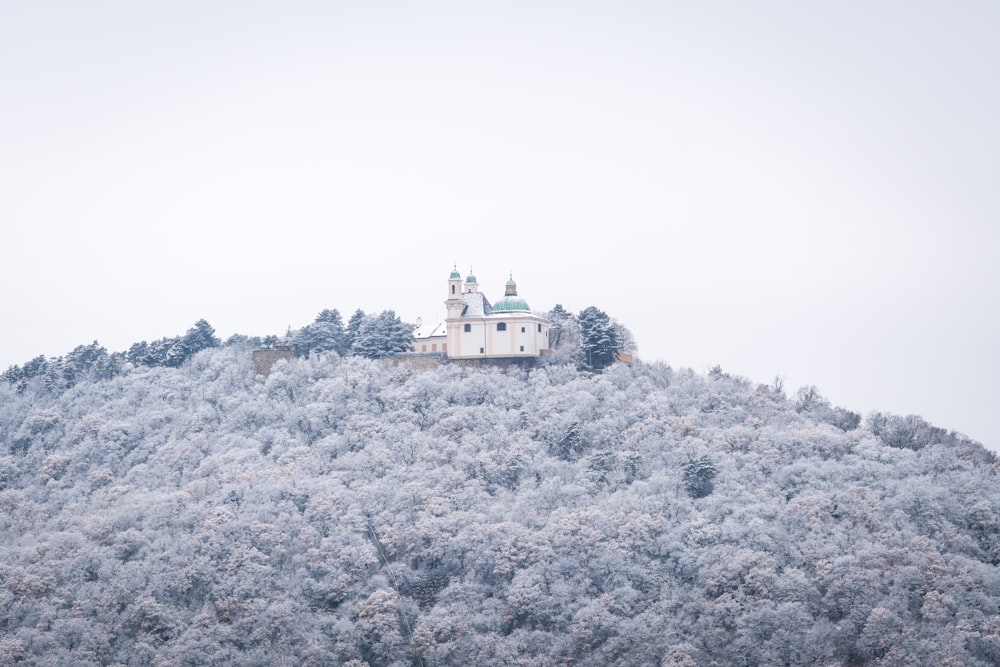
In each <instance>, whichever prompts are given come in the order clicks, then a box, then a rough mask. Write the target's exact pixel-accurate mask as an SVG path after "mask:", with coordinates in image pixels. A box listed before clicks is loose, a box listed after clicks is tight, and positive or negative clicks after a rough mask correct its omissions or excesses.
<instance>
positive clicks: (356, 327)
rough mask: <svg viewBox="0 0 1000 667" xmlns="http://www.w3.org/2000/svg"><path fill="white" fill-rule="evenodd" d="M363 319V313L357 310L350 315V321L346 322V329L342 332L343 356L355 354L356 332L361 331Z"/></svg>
mask: <svg viewBox="0 0 1000 667" xmlns="http://www.w3.org/2000/svg"><path fill="white" fill-rule="evenodd" d="M365 317H366V315H365V311H363V310H361V309H360V308H358V309H357V310H355V311H354V314H353V315H351V319H349V320H347V329H346V330H345V331H344V353H345V354H356V353H355V352H354V341H355V340H357V337H358V331H360V330H361V325H362V324H363V323H364V321H365Z"/></svg>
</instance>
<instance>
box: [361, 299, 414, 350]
mask: <svg viewBox="0 0 1000 667" xmlns="http://www.w3.org/2000/svg"><path fill="white" fill-rule="evenodd" d="M412 342H413V326H412V325H409V324H406V323H405V322H403V321H402V320H400V319H399V316H398V315H396V313H395V312H394V311H391V310H384V311H382V312H381V313H379V314H378V315H377V316H374V317H367V318H365V320H364V321H363V322H362V323H361V325H360V327H359V329H358V333H357V335H356V336H355V338H354V343H353V345H352V347H351V351H352V353H353V354H356V355H358V356H361V357H368V358H369V359H379V358H381V357H388V356H390V355H393V354H397V353H399V352H409V351H410V350H411V349H412Z"/></svg>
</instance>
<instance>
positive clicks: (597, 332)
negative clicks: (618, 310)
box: [577, 306, 622, 369]
mask: <svg viewBox="0 0 1000 667" xmlns="http://www.w3.org/2000/svg"><path fill="white" fill-rule="evenodd" d="M577 322H578V324H579V326H580V338H581V347H582V351H583V362H584V363H585V364H587V365H588V366H589V367H591V368H598V369H599V368H604V367H606V366H609V365H611V364H612V363H614V361H615V354H616V353H617V352H620V351H621V349H622V341H621V339H620V338H619V331H618V328H617V327H616V326H615V324H614V323H613V322H612V321H611V318H610V317H608V314H607V313H605V312H604V311H603V310H599V309H597V308H595V307H594V306H590V307H588V308H585V309H584V310H583V311H581V312H580V314H579V316H577Z"/></svg>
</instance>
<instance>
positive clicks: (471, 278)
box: [465, 273, 479, 284]
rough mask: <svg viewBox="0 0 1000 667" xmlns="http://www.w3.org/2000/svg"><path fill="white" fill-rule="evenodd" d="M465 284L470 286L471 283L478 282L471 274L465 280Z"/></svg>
mask: <svg viewBox="0 0 1000 667" xmlns="http://www.w3.org/2000/svg"><path fill="white" fill-rule="evenodd" d="M465 282H467V283H469V284H472V283H476V284H479V283H478V281H477V280H476V277H475V276H474V275H472V274H471V273H470V274H469V275H468V276H467V277H466V278H465Z"/></svg>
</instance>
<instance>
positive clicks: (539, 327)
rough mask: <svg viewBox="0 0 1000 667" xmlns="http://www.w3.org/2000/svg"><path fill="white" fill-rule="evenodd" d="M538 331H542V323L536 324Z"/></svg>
mask: <svg viewBox="0 0 1000 667" xmlns="http://www.w3.org/2000/svg"><path fill="white" fill-rule="evenodd" d="M538 333H542V325H541V324H539V325H538Z"/></svg>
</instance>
